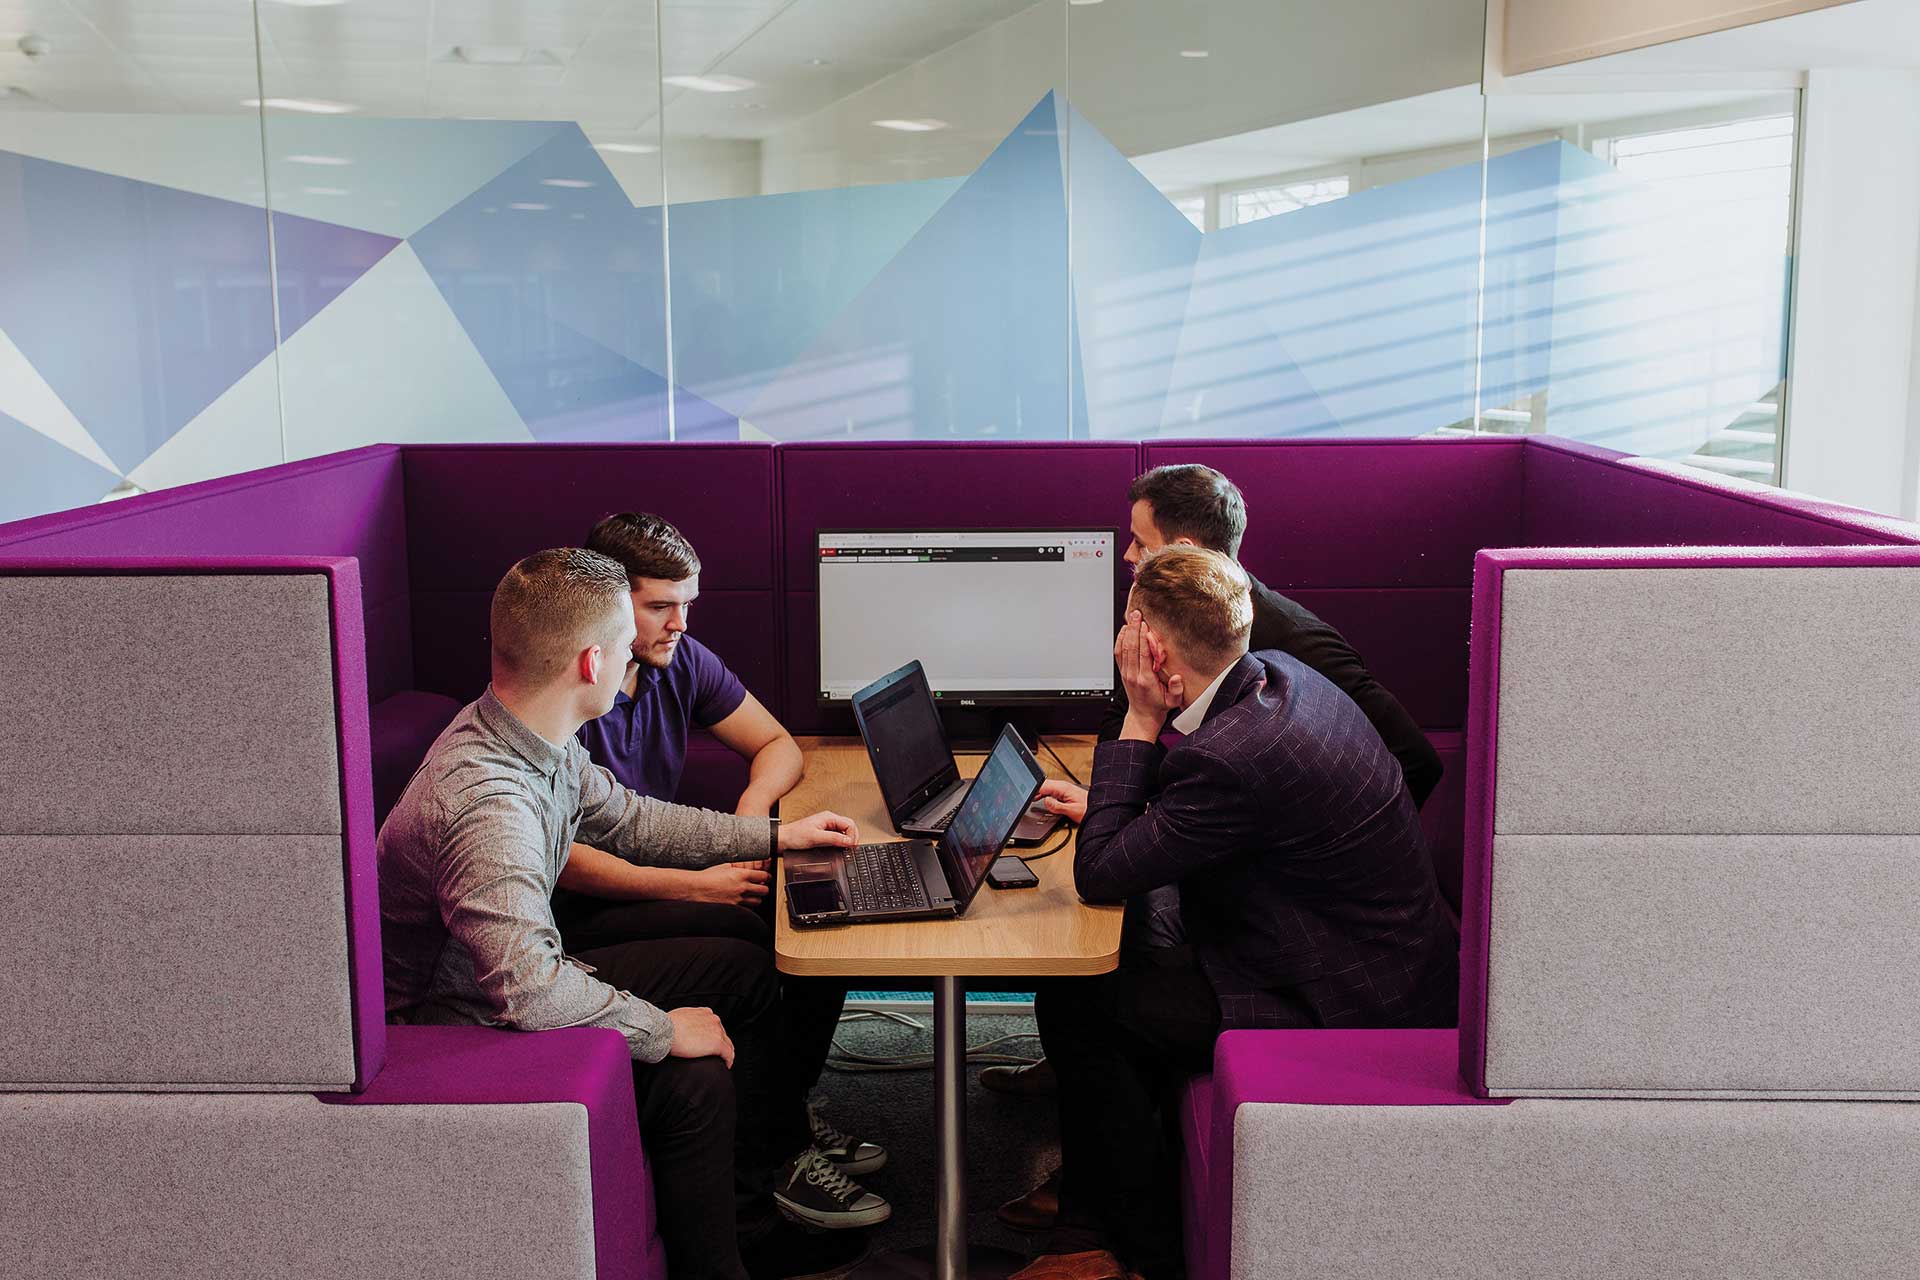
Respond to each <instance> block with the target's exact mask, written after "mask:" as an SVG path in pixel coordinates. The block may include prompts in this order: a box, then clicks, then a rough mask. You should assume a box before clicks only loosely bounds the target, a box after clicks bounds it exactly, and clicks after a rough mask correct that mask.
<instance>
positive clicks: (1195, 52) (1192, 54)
mask: <svg viewBox="0 0 1920 1280" xmlns="http://www.w3.org/2000/svg"><path fill="white" fill-rule="evenodd" d="M1180 56H1181V57H1183V58H1204V57H1206V56H1207V51H1206V50H1205V49H1182V50H1181V51H1180Z"/></svg>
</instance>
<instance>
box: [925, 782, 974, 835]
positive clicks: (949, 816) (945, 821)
mask: <svg viewBox="0 0 1920 1280" xmlns="http://www.w3.org/2000/svg"><path fill="white" fill-rule="evenodd" d="M966 798H967V797H966V793H965V792H962V793H961V794H960V798H959V799H958V800H955V801H954V802H953V803H952V804H950V805H948V806H947V807H946V809H945V810H944V811H943V812H941V813H937V814H935V815H934V816H933V817H931V818H928V819H927V820H926V821H925V822H924V823H922V824H921V826H922V827H923V828H924V829H925V830H927V831H932V832H936V833H938V832H942V831H945V830H946V829H947V828H948V827H950V826H952V825H953V815H954V814H956V813H959V812H960V803H961V801H963V800H965V799H966Z"/></svg>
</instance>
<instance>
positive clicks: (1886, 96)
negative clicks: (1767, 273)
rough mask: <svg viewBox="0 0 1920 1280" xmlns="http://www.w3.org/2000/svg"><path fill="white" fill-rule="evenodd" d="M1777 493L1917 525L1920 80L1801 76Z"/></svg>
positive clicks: (1889, 75) (1880, 75)
mask: <svg viewBox="0 0 1920 1280" xmlns="http://www.w3.org/2000/svg"><path fill="white" fill-rule="evenodd" d="M1802 132H1803V141H1802V153H1801V154H1802V159H1801V170H1800V225H1799V252H1798V263H1797V270H1796V274H1795V300H1794V313H1793V327H1792V342H1793V354H1792V363H1791V366H1790V368H1789V374H1790V376H1789V379H1788V388H1787V390H1788V398H1787V438H1786V456H1785V463H1784V467H1783V475H1782V477H1781V482H1782V484H1783V485H1785V486H1786V487H1788V488H1791V489H1796V490H1799V491H1801V492H1804V493H1811V494H1815V495H1818V496H1819V497H1823V498H1831V499H1834V500H1836V501H1839V502H1848V503H1853V504H1855V505H1857V506H1862V507H1866V508H1869V509H1871V510H1874V511H1881V512H1885V513H1888V514H1892V515H1905V516H1908V517H1912V516H1914V514H1915V508H1914V501H1915V491H1916V487H1917V485H1920V481H1916V469H1920V418H1917V417H1916V410H1920V352H1916V337H1920V333H1917V329H1920V319H1917V318H1916V311H1917V309H1920V72H1915V71H1893V70H1871V69H1849V70H1823V71H1811V72H1809V73H1808V75H1807V89H1806V106H1805V115H1804V120H1803V123H1802Z"/></svg>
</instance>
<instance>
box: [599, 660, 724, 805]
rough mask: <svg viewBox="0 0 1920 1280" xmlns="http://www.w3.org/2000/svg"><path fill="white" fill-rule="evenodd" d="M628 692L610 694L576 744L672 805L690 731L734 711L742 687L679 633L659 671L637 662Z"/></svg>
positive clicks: (633, 784) (635, 787)
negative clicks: (637, 670)
mask: <svg viewBox="0 0 1920 1280" xmlns="http://www.w3.org/2000/svg"><path fill="white" fill-rule="evenodd" d="M633 692H634V696H633V697H631V698H629V697H628V696H627V695H626V694H625V693H619V694H615V695H614V699H613V710H611V711H609V712H607V714H605V715H603V716H601V717H600V718H599V719H598V720H589V721H587V722H586V723H585V724H583V725H581V726H580V745H581V746H583V747H585V748H586V749H587V754H588V755H590V756H592V757H593V762H594V763H595V764H600V765H605V766H606V767H607V770H608V772H610V773H612V774H613V776H614V778H615V779H617V780H618V781H620V782H622V783H624V784H625V785H626V786H628V787H630V788H632V789H633V790H635V791H638V792H639V793H640V794H641V795H643V796H652V797H653V798H654V799H656V800H669V801H670V800H672V799H673V797H674V794H675V793H676V792H678V791H679V790H680V774H681V771H682V770H684V769H685V768H686V766H687V734H688V732H689V731H691V729H692V728H693V726H694V725H700V726H702V727H706V726H710V725H715V724H718V723H720V722H721V721H722V720H725V719H726V718H727V717H728V716H730V715H732V714H733V713H734V712H735V711H737V710H739V707H740V704H741V703H742V702H745V701H746V700H747V687H746V686H745V685H743V684H741V683H740V677H738V676H736V675H734V674H733V672H731V671H729V670H727V664H726V663H724V662H722V661H720V658H719V655H717V654H715V653H714V651H713V650H711V649H709V648H707V646H705V645H703V644H701V643H700V642H699V641H698V640H695V639H694V638H693V637H692V636H690V635H682V636H681V637H680V643H679V644H678V645H675V646H674V652H673V660H672V661H671V662H669V663H667V665H666V668H665V669H664V670H662V669H661V668H659V667H655V666H649V665H647V664H646V663H642V664H641V665H640V678H639V683H638V684H637V685H636V686H635V687H634V691H633Z"/></svg>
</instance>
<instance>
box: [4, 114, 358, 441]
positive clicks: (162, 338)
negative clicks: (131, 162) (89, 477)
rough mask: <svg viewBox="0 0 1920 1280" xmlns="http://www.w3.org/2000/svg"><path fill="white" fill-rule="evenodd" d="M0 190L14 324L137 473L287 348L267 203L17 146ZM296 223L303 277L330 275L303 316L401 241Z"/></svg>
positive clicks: (29, 351) (317, 279)
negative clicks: (270, 256) (276, 313)
mask: <svg viewBox="0 0 1920 1280" xmlns="http://www.w3.org/2000/svg"><path fill="white" fill-rule="evenodd" d="M0 188H4V189H7V190H10V191H13V192H17V193H18V197H17V198H16V199H12V200H9V201H7V202H5V204H4V206H0V329H3V330H5V331H6V333H7V335H8V336H9V337H10V338H12V339H13V341H14V343H15V344H16V345H17V346H18V347H19V348H20V350H21V351H22V352H23V353H24V354H25V355H26V357H27V359H28V361H30V362H31V363H32V364H33V367H34V368H35V369H36V370H38V371H39V373H40V376H41V377H43V378H45V379H46V381H47V384H48V385H49V386H50V387H52V388H53V390H54V392H55V393H56V394H57V395H59V396H60V398H61V399H62V400H63V401H64V402H65V403H66V405H67V407H68V408H70V409H72V410H73V413H74V416H75V417H76V418H78V419H79V421H80V422H81V424H82V425H84V426H85V427H86V428H87V430H88V431H89V432H91V433H92V435H93V437H94V438H95V439H96V440H98V441H99V442H100V446H101V448H103V449H105V450H106V451H107V456H109V457H110V458H112V459H113V460H114V463H115V464H116V465H118V466H119V467H121V468H122V469H124V470H132V469H133V467H135V466H136V465H138V464H139V463H140V462H142V461H144V460H145V459H146V458H147V457H148V456H149V455H150V454H152V453H153V451H154V450H156V449H158V448H159V447H160V446H161V445H162V444H165V443H166V442H167V440H168V439H169V438H171V437H172V435H173V434H174V433H175V432H176V431H178V430H179V429H180V428H181V427H183V426H185V425H186V424H187V423H188V422H190V421H192V420H193V418H194V417H196V416H197V415H198V414H199V413H200V411H201V410H202V409H204V408H206V407H207V406H208V405H209V404H211V403H213V401H214V400H215V399H216V398H217V397H218V396H219V395H220V394H221V393H222V392H223V391H225V390H226V389H227V388H228V387H230V386H232V385H233V383H234V382H235V381H237V380H238V379H239V378H240V377H241V376H242V375H244V374H245V373H246V372H247V370H249V369H251V368H253V367H254V366H255V365H256V364H258V363H259V362H260V361H261V360H262V359H264V358H265V357H266V356H267V354H268V353H269V352H271V351H272V350H273V295H272V291H271V290H270V289H269V287H268V284H267V278H266V272H265V271H264V270H263V269H262V268H263V267H264V265H265V264H266V262H267V220H266V215H265V213H264V212H263V211H262V210H261V209H260V208H259V207H257V206H255V205H250V204H243V203H240V202H237V201H232V200H221V199H218V198H216V197H213V196H203V195H197V194H195V193H193V192H190V191H181V190H178V189H177V188H173V187H162V186H157V185H155V184H152V183H147V182H138V181H135V180H133V179H131V178H122V177H117V176H115V175H113V174H107V173H97V172H95V171H93V170H90V169H82V168H78V167H76V166H73V165H65V164H58V163H55V162H53V161H50V160H37V159H32V158H29V157H25V156H19V155H14V154H12V153H9V152H0ZM283 225H284V228H285V230H286V232H287V234H288V236H289V242H290V243H291V244H292V245H293V246H294V248H295V255H296V260H297V261H298V262H299V263H300V264H302V265H301V269H302V270H303V271H304V270H307V269H309V268H324V270H323V271H322V272H321V274H319V275H314V276H312V277H310V280H311V283H312V286H313V295H312V296H313V301H312V302H311V303H309V304H304V305H303V307H302V308H300V311H301V312H302V314H311V312H312V310H313V309H315V307H316V306H317V305H324V302H325V300H326V299H329V298H331V297H332V296H334V295H336V294H337V293H338V292H339V291H340V290H341V289H344V288H345V287H346V286H347V285H348V284H351V283H352V281H353V280H354V279H357V278H358V276H359V274H360V273H361V272H363V271H364V270H365V269H366V267H367V266H369V265H371V262H370V261H368V259H369V258H370V257H374V258H377V254H376V253H375V250H376V249H377V248H378V244H379V243H381V242H385V243H386V244H387V245H388V247H391V245H392V243H393V242H392V241H387V240H386V238H385V237H380V236H372V237H369V236H368V233H365V232H360V231H353V230H350V229H347V228H342V227H333V226H330V225H329V224H325V223H316V222H311V221H309V220H307V219H302V218H289V219H288V220H287V221H286V223H285V224H283ZM336 242H337V243H338V244H339V245H344V246H350V247H349V248H346V249H344V250H343V249H340V248H336V247H334V246H335V244H336ZM303 279H309V277H303ZM103 370H109V371H111V376H102V371H103ZM268 429H271V424H263V426H262V430H268Z"/></svg>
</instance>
